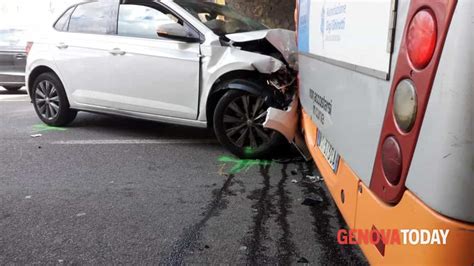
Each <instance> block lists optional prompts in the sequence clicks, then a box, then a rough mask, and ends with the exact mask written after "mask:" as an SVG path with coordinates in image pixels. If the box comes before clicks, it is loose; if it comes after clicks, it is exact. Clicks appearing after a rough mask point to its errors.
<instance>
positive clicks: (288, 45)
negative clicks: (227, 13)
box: [226, 29, 298, 69]
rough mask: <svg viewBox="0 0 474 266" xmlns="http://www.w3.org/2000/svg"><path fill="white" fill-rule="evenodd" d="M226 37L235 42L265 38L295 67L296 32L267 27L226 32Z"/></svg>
mask: <svg viewBox="0 0 474 266" xmlns="http://www.w3.org/2000/svg"><path fill="white" fill-rule="evenodd" d="M226 37H227V38H228V39H229V40H231V41H232V42H234V43H235V44H237V45H238V44H239V43H246V42H253V41H258V40H264V39H265V40H267V41H268V42H269V43H270V44H271V45H273V46H274V47H275V48H276V49H277V50H278V51H279V52H280V53H281V54H282V55H283V58H285V60H286V62H287V63H288V64H289V65H290V67H292V68H294V69H296V65H297V50H298V47H297V45H296V33H295V32H294V31H290V30H285V29H268V30H260V31H251V32H242V33H234V34H227V35H226Z"/></svg>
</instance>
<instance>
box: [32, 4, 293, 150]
mask: <svg viewBox="0 0 474 266" xmlns="http://www.w3.org/2000/svg"><path fill="white" fill-rule="evenodd" d="M294 35H295V34H294V32H292V31H287V30H270V29H268V28H267V27H265V26H264V25H262V24H260V23H258V22H256V21H253V20H251V19H250V18H247V17H244V16H242V15H240V14H238V13H236V12H235V11H234V10H232V9H230V8H229V7H226V6H221V5H218V4H215V3H210V2H204V1H196V0H175V1H171V0H163V1H157V0H155V1H152V0H148V1H145V0H141V1H139V0H122V1H119V0H108V1H89V2H85V3H81V4H77V5H74V6H72V7H70V8H69V9H68V10H67V11H66V12H65V13H64V14H63V15H62V16H61V17H60V18H59V19H58V20H57V21H56V22H55V23H54V25H53V27H52V28H51V29H50V30H48V31H47V32H45V33H44V34H41V37H40V38H37V39H36V40H35V41H34V42H33V43H29V46H28V49H29V55H28V63H27V86H28V92H29V95H30V97H31V99H32V102H33V105H34V108H35V110H36V112H37V114H38V116H39V118H40V119H41V120H42V121H43V122H44V123H46V124H48V125H51V126H64V125H67V124H69V123H71V122H72V121H73V120H74V118H75V117H76V114H77V112H78V111H90V112H99V113H107V114H114V115H123V116H128V117H134V118H140V119H148V120H153V121H161V122H167V123H174V124H181V125H188V126H197V127H213V128H214V130H215V133H216V136H217V138H218V139H219V141H220V142H221V143H222V144H223V145H224V146H225V147H226V148H228V149H229V150H230V151H231V152H232V153H234V154H235V155H237V156H239V157H245V158H255V157H262V156H265V155H268V154H269V152H270V151H271V149H272V148H273V147H274V146H275V145H277V144H278V142H279V141H280V139H281V135H280V134H279V133H277V132H276V131H274V130H272V129H268V128H266V127H264V126H263V124H264V123H265V122H266V123H267V124H268V126H269V127H270V128H277V129H280V128H283V130H280V131H282V133H284V135H285V136H286V137H287V138H288V139H290V140H291V138H292V136H291V134H292V133H293V132H291V131H292V130H291V128H294V127H295V125H293V126H289V125H282V123H281V122H278V121H273V120H271V119H269V120H268V121H266V119H267V114H268V110H269V108H271V107H272V108H275V109H273V110H279V111H280V112H289V113H290V114H291V115H293V116H294V115H296V113H295V111H296V110H295V109H296V108H297V106H295V102H294V101H293V100H294V98H295V97H294V93H295V77H296V67H295V66H296V62H295V58H296V56H295V50H296V46H295V36H294ZM288 108H289V109H293V111H291V110H287V109H288ZM277 112H278V111H277ZM291 115H290V116H291ZM290 120H291V119H288V120H287V121H290ZM291 121H292V123H295V121H297V119H294V121H293V120H291ZM284 128H290V130H286V132H285V130H284Z"/></svg>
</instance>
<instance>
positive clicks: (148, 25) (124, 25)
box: [118, 5, 179, 39]
mask: <svg viewBox="0 0 474 266" xmlns="http://www.w3.org/2000/svg"><path fill="white" fill-rule="evenodd" d="M178 21H179V20H178V19H177V18H176V17H175V16H173V15H172V14H165V13H163V12H161V11H159V10H157V9H154V8H151V7H148V6H141V5H120V13H119V22H118V35H120V36H128V37H138V38H148V39H160V38H161V37H159V36H158V34H157V29H158V28H159V27H160V26H161V25H165V24H171V23H178Z"/></svg>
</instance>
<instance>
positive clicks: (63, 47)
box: [56, 42, 69, 50]
mask: <svg viewBox="0 0 474 266" xmlns="http://www.w3.org/2000/svg"><path fill="white" fill-rule="evenodd" d="M56 47H58V49H61V50H63V49H67V48H68V47H69V45H67V44H65V43H63V42H62V43H59V44H58V45H56Z"/></svg>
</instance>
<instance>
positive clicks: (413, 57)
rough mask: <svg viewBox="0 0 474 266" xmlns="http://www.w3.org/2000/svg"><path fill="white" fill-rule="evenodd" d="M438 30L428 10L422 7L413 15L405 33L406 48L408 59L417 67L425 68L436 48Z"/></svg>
mask: <svg viewBox="0 0 474 266" xmlns="http://www.w3.org/2000/svg"><path fill="white" fill-rule="evenodd" d="M437 38H438V31H437V28H436V19H435V18H434V16H433V15H432V13H431V12H430V11H428V10H427V9H423V10H421V11H418V13H417V14H416V15H415V16H414V17H413V19H412V21H411V23H410V26H409V28H408V34H407V50H408V56H409V57H410V61H411V63H412V64H413V66H415V67H416V68H418V69H423V68H425V67H426V66H427V65H428V64H429V62H430V61H431V58H433V54H434V51H435V48H436V41H437Z"/></svg>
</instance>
